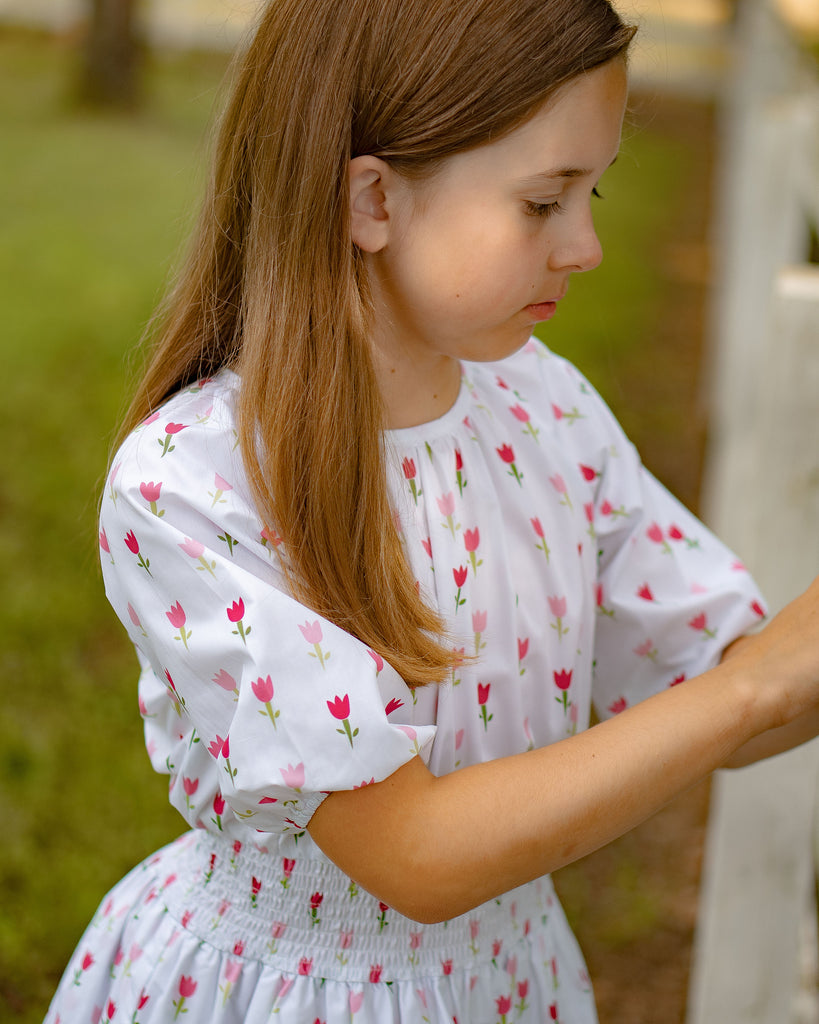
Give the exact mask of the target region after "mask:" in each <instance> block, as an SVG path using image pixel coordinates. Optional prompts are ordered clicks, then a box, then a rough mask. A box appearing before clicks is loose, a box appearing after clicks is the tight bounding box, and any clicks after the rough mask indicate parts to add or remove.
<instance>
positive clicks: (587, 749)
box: [48, 0, 819, 1024]
mask: <svg viewBox="0 0 819 1024" xmlns="http://www.w3.org/2000/svg"><path fill="white" fill-rule="evenodd" d="M631 36H632V31H631V30H630V29H629V28H627V27H625V26H624V25H623V24H622V23H621V21H620V19H619V18H618V17H617V15H616V14H615V13H614V11H613V10H612V8H611V7H610V5H609V3H608V2H606V0H377V2H374V0H347V2H346V3H344V4H339V3H337V2H336V0H271V2H270V3H269V4H267V5H266V11H265V14H264V18H263V20H262V22H261V25H260V28H259V30H258V33H257V35H256V37H255V41H254V42H253V44H252V45H251V47H250V49H249V50H248V52H247V53H246V54H245V55H244V56H243V58H242V59H241V61H240V66H239V68H238V76H237V79H236V85H235V90H234V93H233V97H232V100H231V102H230V106H229V108H228V111H227V115H226V117H225V120H224V123H223V126H222V131H221V140H220V143H219V148H218V154H217V159H216V167H215V173H214V177H213V182H212V186H211V189H210V195H209V198H208V200H207V203H206V207H205V212H204V214H203V217H202V220H201V224H200V227H199V231H198V235H197V239H196V245H195V247H194V249H193V252H192V255H191V256H190V258H189V260H188V262H187V265H186V266H185V268H184V271H183V273H182V276H181V280H180V282H179V285H178V287H177V289H176V291H175V293H174V295H173V296H172V298H171V300H170V301H169V303H168V305H167V308H166V309H165V312H164V314H163V316H162V318H161V320H160V326H159V328H158V333H159V347H158V349H157V351H156V355H155V357H154V360H153V362H152V364H151V366H150V368H149V370H148V373H147V376H146V378H145V380H144V381H143V382H142V384H141V385H140V387H139V388H138V391H137V395H136V398H135V400H134V404H133V406H132V408H131V411H130V413H129V416H128V419H127V422H126V424H125V426H124V428H123V437H124V441H123V443H122V446H121V447H120V449H119V452H118V454H117V455H116V456H115V458H114V461H113V464H112V468H111V471H110V475H109V481H108V486H107V489H106V495H105V499H104V501H103V508H102V524H101V525H102V534H101V541H102V543H103V546H104V547H105V550H106V557H105V558H104V559H103V563H104V567H105V578H106V585H107V591H108V595H109V598H110V600H111V602H112V604H113V605H114V607H115V609H116V611H117V613H118V615H119V617H120V618H121V620H122V622H123V623H124V625H125V627H126V629H128V631H129V633H130V635H131V637H132V639H133V641H134V643H135V645H136V647H137V650H138V653H139V658H140V661H141V664H142V675H141V679H140V709H141V712H142V715H143V717H144V720H145V735H146V741H147V746H148V752H149V754H150V757H151V760H152V763H153V765H154V767H155V769H156V770H158V771H160V772H166V773H167V774H169V776H170V780H171V784H170V799H171V801H172V803H173V804H174V805H175V806H176V807H177V808H178V809H179V810H180V812H181V813H182V815H183V816H184V817H185V818H186V819H187V821H188V822H189V823H190V825H191V826H192V827H193V830H192V831H190V832H188V833H187V834H186V835H185V836H183V837H182V838H181V839H180V840H178V841H176V842H175V843H172V844H171V845H170V846H169V847H167V848H166V849H164V850H162V851H160V852H159V853H157V854H156V855H155V856H153V857H151V858H149V859H148V860H147V861H146V862H145V863H143V864H142V865H140V866H139V867H137V868H136V869H135V870H134V871H133V872H132V873H131V874H130V875H129V876H128V877H127V878H126V879H125V880H123V881H122V882H121V883H120V884H119V885H118V886H117V887H116V888H115V889H114V890H113V891H112V893H111V894H110V895H109V896H108V897H107V898H106V899H105V901H104V902H103V904H102V907H101V909H100V910H99V912H98V914H97V916H96V917H95V918H94V920H93V922H92V924H91V926H90V928H89V930H88V932H87V933H86V935H85V936H84V938H83V939H82V940H81V942H80V945H79V947H78V950H77V953H76V957H75V959H74V961H73V962H72V964H71V965H70V967H69V969H68V971H67V973H66V975H65V977H64V979H63V982H62V984H61V986H60V989H59V991H58V993H57V995H56V997H55V999H54V1002H53V1005H52V1007H51V1009H50V1011H49V1015H48V1020H49V1021H50V1022H56V1021H58V1020H62V1021H71V1022H72V1024H73V1022H85V1021H96V1020H98V1019H103V1020H105V1021H110V1020H111V1019H112V1018H114V1016H115V1015H116V1017H117V1019H122V1020H131V1021H134V1022H140V1024H152V1022H167V1021H173V1020H177V1019H179V1018H180V1017H181V1016H182V1015H183V1014H190V1015H191V1016H190V1017H189V1019H191V1020H201V1021H224V1022H228V1021H230V1022H246V1024H256V1022H261V1021H269V1020H270V1019H271V1017H272V1016H274V1015H277V1019H278V1020H279V1021H281V1022H283V1024H284V1022H291V1024H312V1022H325V1024H329V1022H341V1021H344V1022H347V1021H350V1020H355V1021H356V1022H370V1024H384V1022H387V1021H399V1020H401V1021H406V1022H413V1024H414V1022H420V1021H436V1022H444V1021H445V1022H448V1024H449V1022H452V1021H459V1022H460V1024H464V1022H471V1024H496V1022H503V1021H512V1020H514V1021H526V1022H534V1021H537V1022H538V1024H542V1022H543V1021H549V1020H551V1021H563V1022H570V1024H589V1022H593V1021H594V1020H595V1011H594V1004H593V997H592V994H591V987H590V983H589V979H588V977H587V975H586V972H585V969H584V966H583V961H582V958H581V956H580V954H579V952H578V950H577V948H576V945H575V942H574V940H573V937H572V935H571V932H570V930H569V928H568V925H567V924H566V921H565V919H564V917H563V914H562V912H561V909H560V906H559V905H558V903H557V901H556V899H555V896H554V893H553V891H552V887H551V884H550V882H549V878H548V872H550V871H551V870H553V869H555V868H558V867H560V866H561V865H563V864H565V863H567V862H568V861H571V860H573V859H575V858H578V857H581V856H583V855H584V854H586V853H588V852H589V851H591V850H593V849H595V848H596V847H598V846H600V845H601V844H603V843H605V842H607V841H609V840H611V839H613V838H614V837H616V836H618V835H620V834H621V833H622V832H624V831H625V830H627V829H629V828H631V827H632V826H633V825H635V824H636V823H638V822H639V821H641V820H642V819H643V818H645V817H646V816H647V815H649V814H651V813H652V812H654V811H655V810H657V809H658V808H659V807H661V806H662V805H663V804H664V803H665V802H666V801H668V800H669V799H670V798H672V797H673V796H675V795H676V794H678V793H680V792H681V791H682V790H684V789H685V788H686V787H688V786H690V785H691V784H692V783H694V782H695V781H697V780H699V779H701V778H702V777H703V776H704V775H706V774H707V773H709V772H710V771H712V770H713V769H715V768H717V767H719V766H721V765H727V764H742V763H745V762H747V761H749V760H752V759H754V758H757V757H761V756H766V755H768V754H770V753H773V752H774V751H776V750H780V749H785V748H786V747H788V746H791V745H793V744H795V743H797V742H800V741H802V740H804V739H806V738H808V737H809V736H812V735H813V734H814V733H815V732H816V730H817V727H819V717H818V714H819V713H817V704H819V651H817V646H818V645H817V643H816V639H815V638H816V621H817V615H819V591H817V588H816V587H814V588H813V590H812V591H810V592H809V593H808V595H807V596H805V597H803V598H801V599H800V600H799V601H797V602H796V603H794V604H793V605H792V606H790V607H789V609H787V610H786V612H785V613H784V614H783V615H782V616H780V617H779V618H777V619H776V620H774V622H773V623H771V625H769V626H768V627H766V628H765V629H764V630H763V631H761V632H760V633H759V634H758V635H757V636H756V637H754V638H753V639H748V640H744V641H742V642H740V643H735V641H737V638H739V637H741V636H742V635H743V634H744V633H745V632H746V631H747V630H748V629H749V628H751V627H752V626H754V625H755V624H757V622H758V621H759V619H760V618H761V617H762V616H763V614H764V613H763V611H762V606H761V603H760V599H759V596H758V594H757V591H756V589H755V587H754V585H753V583H752V582H751V580H750V579H749V578H748V576H747V574H746V573H745V572H744V571H743V570H742V569H741V567H740V566H739V565H738V563H737V562H736V560H735V559H734V557H733V556H732V555H731V554H730V553H729V552H728V551H726V550H725V549H724V548H723V547H722V546H721V544H720V543H719V542H718V541H717V540H716V539H715V538H714V537H712V536H711V535H710V534H709V533H708V532H707V531H706V530H705V528H704V527H703V526H702V525H701V524H700V523H698V522H697V521H696V520H695V519H693V518H692V517H691V516H690V515H689V514H688V513H687V512H686V511H685V510H684V509H682V508H681V507H680V506H679V505H678V504H677V503H676V502H675V501H674V499H672V498H671V497H670V496H669V495H668V494H667V493H666V492H665V491H664V490H663V489H662V488H661V487H660V486H659V485H658V484H657V483H656V482H655V481H654V480H653V479H652V478H651V477H650V476H649V475H648V474H647V473H646V472H645V471H644V470H643V469H642V468H641V466H640V463H639V461H638V459H637V457H636V455H635V453H634V451H633V450H632V448H631V447H630V445H629V443H628V442H627V440H626V439H625V438H624V437H623V435H622V433H621V431H620V429H619V428H618V426H617V424H616V423H615V422H614V421H613V419H612V417H611V415H610V414H609V412H608V411H607V410H606V408H605V407H604V406H603V404H602V403H601V401H600V399H599V398H598V397H597V396H596V395H595V393H594V391H593V390H592V389H591V387H590V386H589V385H588V384H587V383H586V382H585V381H584V380H583V378H582V377H581V376H580V375H579V374H578V373H577V371H576V370H574V369H573V368H572V367H571V366H570V365H568V364H567V363H566V362H564V361H563V360H561V359H559V358H557V357H556V356H553V355H551V354H550V353H549V352H548V351H547V350H546V349H545V348H543V347H542V346H541V345H540V344H539V343H537V342H535V341H532V340H529V335H530V332H531V329H532V326H533V325H534V324H535V323H536V322H537V321H542V320H548V319H549V318H550V317H551V316H552V315H553V314H554V313H555V308H556V304H557V303H558V302H559V301H561V300H562V299H563V297H564V295H565V293H566V289H567V287H568V283H569V278H570V276H571V274H572V273H574V272H579V271H583V270H589V269H591V268H593V267H594V266H596V265H597V263H598V262H599V261H600V258H601V252H600V247H599V243H598V241H597V238H596V236H595V233H594V229H593V226H592V221H591V210H590V204H591V199H592V196H593V195H594V193H595V185H596V183H597V181H598V180H599V178H600V177H601V175H602V174H603V173H604V172H605V170H606V168H607V167H608V166H609V164H610V163H611V162H612V160H613V159H614V158H615V155H616V153H617V149H618V145H619V139H620V130H621V123H622V118H623V110H624V105H625V99H626V70H625V55H626V51H627V48H628V44H629V41H630V39H631ZM728 651H730V654H731V656H730V657H728V658H726V657H725V654H726V652H728ZM683 681H685V683H684V685H678V686H677V685H675V684H678V683H682V682H683ZM592 702H594V704H595V707H596V709H597V712H598V714H599V715H600V716H601V717H602V718H604V719H606V721H604V722H603V724H601V725H599V726H597V727H595V728H594V729H591V730H587V726H588V724H589V717H590V708H591V704H592Z"/></svg>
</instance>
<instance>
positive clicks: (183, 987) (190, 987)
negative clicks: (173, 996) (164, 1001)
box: [179, 974, 198, 999]
mask: <svg viewBox="0 0 819 1024" xmlns="http://www.w3.org/2000/svg"><path fill="white" fill-rule="evenodd" d="M197 984H198V983H197V982H195V981H194V980H193V978H186V977H185V975H184V974H183V975H182V977H181V978H180V979H179V994H180V996H182V998H183V999H188V998H189V997H190V996H192V995H193V994H194V992H195V991H196V986H197Z"/></svg>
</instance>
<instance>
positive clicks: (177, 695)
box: [100, 371, 435, 833]
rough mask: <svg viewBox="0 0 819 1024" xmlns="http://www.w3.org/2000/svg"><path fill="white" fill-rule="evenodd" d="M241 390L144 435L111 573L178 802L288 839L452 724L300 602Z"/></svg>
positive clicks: (158, 754) (122, 498)
mask: <svg viewBox="0 0 819 1024" xmlns="http://www.w3.org/2000/svg"><path fill="white" fill-rule="evenodd" d="M236 385H237V378H236V377H235V376H234V375H232V374H230V373H228V372H226V371H223V372H222V373H221V374H220V375H219V377H218V378H216V379H215V380H214V381H206V382H203V383H202V384H201V385H200V386H196V387H193V388H191V389H188V390H187V391H185V392H183V393H181V394H180V395H177V396H176V397H175V398H173V399H171V401H170V402H169V403H168V404H167V405H166V406H164V407H163V409H162V410H161V411H160V412H159V413H158V414H155V415H154V416H152V417H150V419H149V420H148V421H146V422H145V423H144V424H142V425H141V427H140V428H138V429H137V430H136V431H135V432H134V433H133V434H132V435H131V436H130V437H129V438H128V439H127V440H126V442H125V444H124V445H123V447H122V449H121V450H120V451H119V453H118V454H117V456H116V458H115V460H114V463H113V466H112V470H111V473H110V475H109V479H108V483H107V487H106V493H105V496H104V498H103V503H102V511H101V518H100V526H101V532H100V545H101V548H102V564H103V575H104V579H105V585H106V593H107V596H108V598H109V600H110V602H111V604H112V605H113V607H114V609H115V611H116V613H117V615H118V617H119V618H120V620H121V621H122V623H123V625H124V626H125V627H126V629H127V630H128V632H129V635H130V636H131V639H132V640H133V642H134V644H135V645H136V647H137V650H138V653H139V658H140V662H141V664H142V669H143V671H142V677H141V682H140V710H141V712H142V715H143V718H144V719H145V734H146V743H147V746H148V750H149V754H150V755H151V758H152V762H153V765H154V767H155V768H156V769H157V770H159V771H165V772H168V773H169V774H170V776H171V799H172V802H173V803H174V805H175V806H176V807H177V808H178V809H179V810H180V811H181V812H182V814H183V815H184V816H185V817H186V818H187V819H188V820H189V821H190V822H191V823H192V824H196V825H199V826H203V825H204V827H211V824H210V823H211V822H213V823H214V824H215V825H218V827H219V828H220V829H222V827H223V820H226V819H227V818H229V812H232V815H233V816H234V819H235V820H238V821H240V822H242V823H244V824H246V825H248V826H250V827H252V828H254V829H256V830H258V831H263V832H274V833H284V832H288V831H297V830H301V829H303V828H304V827H306V825H307V823H308V821H309V819H310V817H311V816H312V814H313V812H314V811H315V809H316V808H317V807H318V805H319V804H320V802H321V800H322V799H323V798H324V796H325V795H326V794H327V793H329V792H332V791H334V790H340V789H353V788H355V787H358V786H361V785H364V784H367V783H370V782H374V781H380V780H382V779H384V778H386V777H387V776H389V775H390V774H392V773H393V772H394V771H395V770H396V769H397V768H399V767H400V766H401V765H402V764H404V763H405V762H407V761H409V760H410V759H411V758H412V757H414V756H416V755H418V754H420V755H422V756H424V757H428V752H429V746H430V744H431V742H432V739H433V737H434V734H435V727H434V725H432V724H431V723H424V722H415V721H413V714H414V712H413V700H412V694H411V691H410V690H409V688H408V687H407V686H406V684H405V683H404V682H403V680H402V679H401V678H400V677H399V676H398V674H397V673H396V672H395V671H394V670H393V669H392V668H391V667H390V666H389V665H388V664H386V663H384V661H383V660H382V659H381V657H380V656H379V655H378V654H376V653H375V652H373V651H370V650H369V649H368V648H367V647H366V646H365V645H364V644H362V643H361V642H360V641H358V640H357V639H355V638H354V637H352V636H351V635H350V634H348V633H345V632H344V631H343V630H341V629H340V628H338V627H337V626H335V625H334V624H333V623H331V622H328V621H327V620H325V619H322V618H321V617H320V616H318V615H316V614H315V613H314V612H312V611H311V610H310V609H309V608H307V607H305V606H303V605H302V604H300V603H299V602H298V601H296V600H295V599H294V598H293V597H292V596H291V595H290V594H289V593H288V591H287V589H286V587H285V585H284V582H283V580H282V577H281V572H280V569H279V568H278V565H277V561H278V557H277V555H276V552H275V547H276V545H277V544H278V543H280V539H279V538H278V537H277V536H276V534H275V533H274V532H273V531H271V530H268V529H266V528H265V527H264V525H263V524H262V523H261V522H260V521H259V519H258V515H257V513H256V510H255V507H254V505H253V503H252V500H251V498H250V495H249V491H248V488H247V484H246V480H245V477H244V473H243V469H242V464H241V458H240V455H239V450H238V445H237V435H236V432H235V428H234V419H233V411H232V409H233V398H234V395H235V388H236Z"/></svg>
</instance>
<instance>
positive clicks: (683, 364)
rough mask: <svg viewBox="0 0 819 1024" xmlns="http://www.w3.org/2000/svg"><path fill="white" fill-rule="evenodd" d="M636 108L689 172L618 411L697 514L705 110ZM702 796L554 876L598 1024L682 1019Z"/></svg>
mask: <svg viewBox="0 0 819 1024" xmlns="http://www.w3.org/2000/svg"><path fill="white" fill-rule="evenodd" d="M636 106H637V107H638V108H642V109H643V110H644V116H650V117H651V119H652V130H654V131H657V130H659V131H663V132H667V133H669V135H672V136H674V137H675V138H680V139H683V140H685V141H687V142H688V143H689V144H690V152H691V155H692V158H693V159H694V160H695V163H696V173H695V174H693V175H692V176H691V192H690V193H688V194H687V195H686V200H685V206H684V209H680V211H679V216H678V217H677V218H676V221H675V223H674V224H673V225H672V227H671V230H670V231H669V233H668V236H667V237H666V238H664V239H661V241H660V251H659V253H658V256H659V259H660V260H661V263H662V266H663V273H664V277H665V278H666V280H667V296H666V301H665V302H664V303H663V311H664V315H663V318H662V321H661V322H660V323H658V324H657V325H656V330H655V335H654V338H653V340H652V350H653V352H654V355H655V358H653V359H652V360H648V361H643V362H635V365H634V366H629V367H628V369H627V370H625V369H624V371H623V372H622V373H620V374H618V376H619V378H620V379H621V380H622V381H623V390H624V391H627V393H626V394H625V395H624V402H625V404H626V405H628V406H629V407H631V408H634V409H638V410H640V415H639V416H638V418H637V420H636V421H635V422H634V423H629V424H627V429H628V430H629V433H630V434H631V436H632V439H633V440H634V441H635V442H636V443H637V446H638V448H639V449H640V451H641V453H642V455H643V459H644V461H645V463H646V465H647V466H648V467H649V468H650V469H651V470H652V471H653V472H655V473H656V474H657V475H658V476H659V477H660V478H661V479H662V480H663V482H664V483H666V485H667V486H669V487H670V488H671V489H672V490H673V491H674V492H675V493H676V494H677V495H678V496H679V497H680V498H681V499H682V500H683V501H684V502H685V503H686V504H687V505H689V506H690V507H692V508H694V509H695V510H696V509H697V506H698V500H699V483H700V477H701V469H702V460H703V453H704V447H705V440H706V427H707V424H706V417H705V411H704V408H703V403H702V379H701V374H702V368H703V358H702V357H703V335H704V325H705V323H706V321H707V315H708V312H707V301H708V292H707V288H708V281H709V253H708V244H707V235H708V221H709V217H710V206H711V196H710V190H709V184H710V181H711V167H712V163H713V138H714V113H713V109H712V108H711V107H710V106H709V105H707V104H703V103H699V102H693V101H686V100H680V99H668V98H662V99H659V98H657V97H652V98H648V99H646V100H645V102H644V103H643V102H638V103H637V104H636ZM657 367H661V368H662V372H661V373H659V372H657ZM669 424H673V427H670V426H669ZM669 430H673V435H674V436H673V438H671V437H669ZM672 440H673V443H669V442H670V441H672ZM708 795H709V786H708V783H703V784H701V785H700V786H698V787H696V788H695V789H693V790H691V791H690V792H688V793H687V794H685V795H684V796H682V797H681V798H679V799H678V800H677V801H675V802H674V803H673V804H671V805H669V806H668V807H667V808H665V810H663V811H662V812H661V813H660V814H659V815H657V816H655V817H654V818H653V819H651V820H650V821H648V822H646V823H645V824H644V825H642V826H641V827H640V828H638V829H636V830H634V831H633V832H631V833H629V834H628V835H626V836H624V837H623V838H622V839H620V840H619V841H617V842H616V843H613V844H611V845H610V846H608V847H606V848H605V849H603V850H601V851H599V852H598V853H596V854H593V855H592V856H590V857H587V858H586V859H585V860H583V861H581V862H579V863H577V864H575V865H572V866H571V867H569V868H566V869H564V870H563V871H561V872H560V873H559V874H558V875H557V876H556V877H555V884H556V887H557V888H558V891H559V893H560V895H561V898H562V899H563V901H564V904H565V907H566V911H567V914H568V915H569V917H570V919H571V921H572V924H573V926H574V927H575V930H576V932H577V935H578V938H579V940H580V943H581V946H582V947H583V950H584V953H585V955H586V959H587V962H588V966H589V972H590V974H591V976H592V980H593V982H594V987H595V992H596V994H597V1001H598V1008H599V1014H600V1021H601V1024H683V1021H684V1019H685V1006H686V994H687V987H688V977H689V969H690V963H691V950H692V942H693V937H694V926H695V921H696V914H697V901H698V894H699V879H700V870H701V865H702V853H703V842H704V837H705V830H706V821H707V813H708Z"/></svg>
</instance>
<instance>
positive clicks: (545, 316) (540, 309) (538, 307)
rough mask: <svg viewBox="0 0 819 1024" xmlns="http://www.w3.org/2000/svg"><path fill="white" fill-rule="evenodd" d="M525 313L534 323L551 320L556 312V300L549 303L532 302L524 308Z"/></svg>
mask: <svg viewBox="0 0 819 1024" xmlns="http://www.w3.org/2000/svg"><path fill="white" fill-rule="evenodd" d="M526 312H527V313H528V314H529V315H530V316H531V317H532V320H533V321H534V322H535V323H540V322H541V321H543V320H551V319H552V317H553V316H554V315H555V313H556V312H557V300H556V299H555V300H553V301H551V302H533V303H532V304H531V305H529V306H527V307H526Z"/></svg>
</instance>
